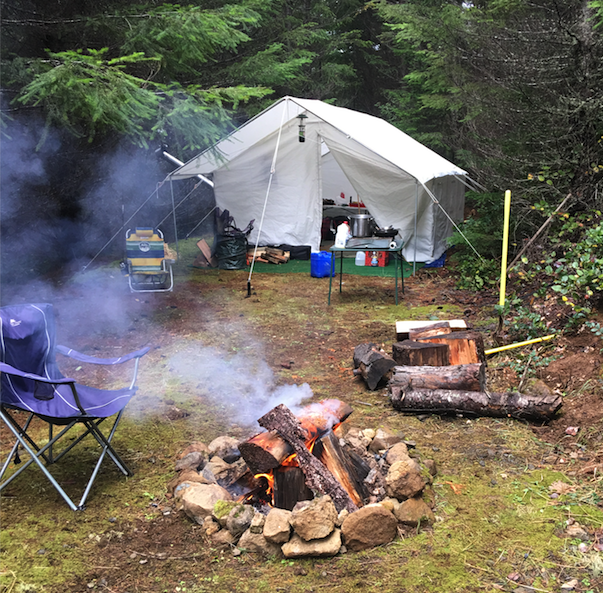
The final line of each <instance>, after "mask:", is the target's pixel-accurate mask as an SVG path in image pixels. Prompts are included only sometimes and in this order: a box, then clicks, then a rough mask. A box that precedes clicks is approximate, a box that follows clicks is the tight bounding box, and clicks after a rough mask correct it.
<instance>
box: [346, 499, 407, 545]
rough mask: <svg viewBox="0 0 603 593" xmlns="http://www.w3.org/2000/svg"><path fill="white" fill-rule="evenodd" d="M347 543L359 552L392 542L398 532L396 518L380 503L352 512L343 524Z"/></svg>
mask: <svg viewBox="0 0 603 593" xmlns="http://www.w3.org/2000/svg"><path fill="white" fill-rule="evenodd" d="M341 533H342V535H343V540H344V542H345V545H346V547H347V548H349V549H350V550H353V551H354V552H357V551H359V550H366V549H368V548H374V547H375V546H380V545H382V544H387V543H389V542H391V541H392V540H393V539H394V538H395V537H396V534H397V533H398V525H397V521H396V518H395V517H394V515H393V513H391V511H388V510H387V509H386V508H384V507H382V506H381V505H380V504H375V505H368V506H365V507H362V508H361V509H358V510H357V511H355V512H354V513H350V514H349V515H348V516H347V517H346V518H345V520H344V521H343V525H342V526H341Z"/></svg>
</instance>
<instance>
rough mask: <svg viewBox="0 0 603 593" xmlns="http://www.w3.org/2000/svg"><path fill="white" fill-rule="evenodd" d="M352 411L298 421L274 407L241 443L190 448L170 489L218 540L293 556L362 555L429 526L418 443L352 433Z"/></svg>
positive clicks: (332, 404) (340, 408)
mask: <svg viewBox="0 0 603 593" xmlns="http://www.w3.org/2000/svg"><path fill="white" fill-rule="evenodd" d="M351 413H352V408H351V407H350V406H349V405H348V404H346V403H344V402H341V401H339V400H325V401H322V402H319V403H317V404H311V405H310V406H307V407H305V408H303V409H302V410H301V411H300V412H299V413H298V414H297V415H294V414H293V413H292V412H291V411H290V410H289V409H288V408H286V407H285V406H284V405H279V406H276V407H275V408H273V409H272V410H271V411H270V412H268V413H267V414H265V415H264V416H262V417H261V418H260V419H259V420H258V422H259V424H260V425H261V426H263V427H264V428H266V429H267V431H266V432H262V433H259V434H256V435H255V436H253V437H251V438H249V439H247V440H246V441H244V442H242V443H237V442H236V440H235V439H232V438H231V437H220V438H219V439H216V440H215V441H212V443H210V445H209V446H206V445H203V444H202V443H196V444H192V445H191V446H190V447H189V448H188V449H186V450H185V451H184V452H183V454H182V456H181V459H180V460H179V461H178V463H177V466H176V469H177V470H178V471H179V472H180V473H179V475H178V476H177V477H176V478H175V479H174V480H173V481H172V483H171V484H170V485H169V487H170V490H171V492H172V493H173V495H174V496H175V497H176V499H177V500H178V501H179V502H180V504H181V508H182V510H183V511H184V512H185V513H186V514H187V515H188V516H189V517H190V518H191V519H193V520H194V521H196V522H197V523H199V524H201V525H203V527H204V531H205V534H206V536H207V537H209V538H211V540H212V542H213V544H216V545H219V544H224V545H230V546H233V549H235V550H239V551H240V550H243V549H245V550H248V551H256V552H262V553H264V554H277V555H284V556H286V557H299V556H317V555H318V556H323V555H334V554H336V553H340V552H343V551H345V550H346V549H347V548H349V549H352V550H358V549H365V548H367V547H373V546H375V545H380V544H383V543H387V542H389V541H391V540H392V539H394V538H395V537H396V535H397V533H398V530H399V529H402V530H404V529H405V528H408V529H410V528H412V527H413V526H416V525H417V523H419V522H420V523H421V524H422V525H425V524H428V523H429V522H432V521H433V519H434V516H433V511H432V510H431V508H430V506H429V505H428V504H427V503H426V502H425V500H424V498H425V497H426V498H427V500H431V501H433V495H432V491H431V489H430V488H429V484H430V482H431V477H430V472H429V470H428V468H427V466H426V465H425V464H423V463H422V462H421V460H420V458H419V457H418V455H417V454H416V451H415V452H413V451H412V443H408V442H406V443H405V442H403V441H402V438H401V437H400V436H399V435H395V434H393V433H392V432H390V431H387V430H384V429H380V430H378V431H375V430H372V429H364V430H361V429H357V428H349V427H348V422H346V420H348V418H349V416H350V414H351ZM346 428H347V430H346ZM409 446H410V447H411V454H409V449H408V447H409ZM220 455H221V456H222V457H220ZM224 458H227V459H229V461H226V460H225V459H224ZM431 469H432V470H433V467H432V468H431ZM428 494H429V495H428ZM235 546H236V547H235Z"/></svg>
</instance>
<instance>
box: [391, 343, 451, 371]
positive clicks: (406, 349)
mask: <svg viewBox="0 0 603 593" xmlns="http://www.w3.org/2000/svg"><path fill="white" fill-rule="evenodd" d="M392 356H393V359H394V361H395V362H396V364H398V365H402V366H437V367H439V366H446V365H448V364H450V349H449V347H448V344H432V343H428V342H415V341H414V340H404V341H403V342H396V343H395V344H393V346H392Z"/></svg>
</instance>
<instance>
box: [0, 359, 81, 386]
mask: <svg viewBox="0 0 603 593" xmlns="http://www.w3.org/2000/svg"><path fill="white" fill-rule="evenodd" d="M0 373H6V374H7V375H16V376H17V377H23V378H24V379H32V380H34V381H40V382H41V383H49V384H51V385H74V384H75V379H69V378H64V379H48V378H47V377H41V376H40V375H34V374H33V373H24V372H23V371H20V370H19V369H16V368H15V367H12V366H10V364H6V363H5V362H0Z"/></svg>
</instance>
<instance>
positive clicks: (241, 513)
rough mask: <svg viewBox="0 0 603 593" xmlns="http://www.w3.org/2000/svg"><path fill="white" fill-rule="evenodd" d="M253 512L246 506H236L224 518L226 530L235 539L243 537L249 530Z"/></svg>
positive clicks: (251, 508)
mask: <svg viewBox="0 0 603 593" xmlns="http://www.w3.org/2000/svg"><path fill="white" fill-rule="evenodd" d="M254 515H255V510H254V509H253V507H251V506H249V505H248V504H241V503H239V504H237V506H236V507H234V508H233V509H231V511H230V513H228V517H227V518H226V529H228V531H230V533H232V534H233V535H234V536H235V537H239V536H241V535H243V533H244V532H245V531H247V530H248V529H249V526H250V525H251V521H252V519H253V516H254Z"/></svg>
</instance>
